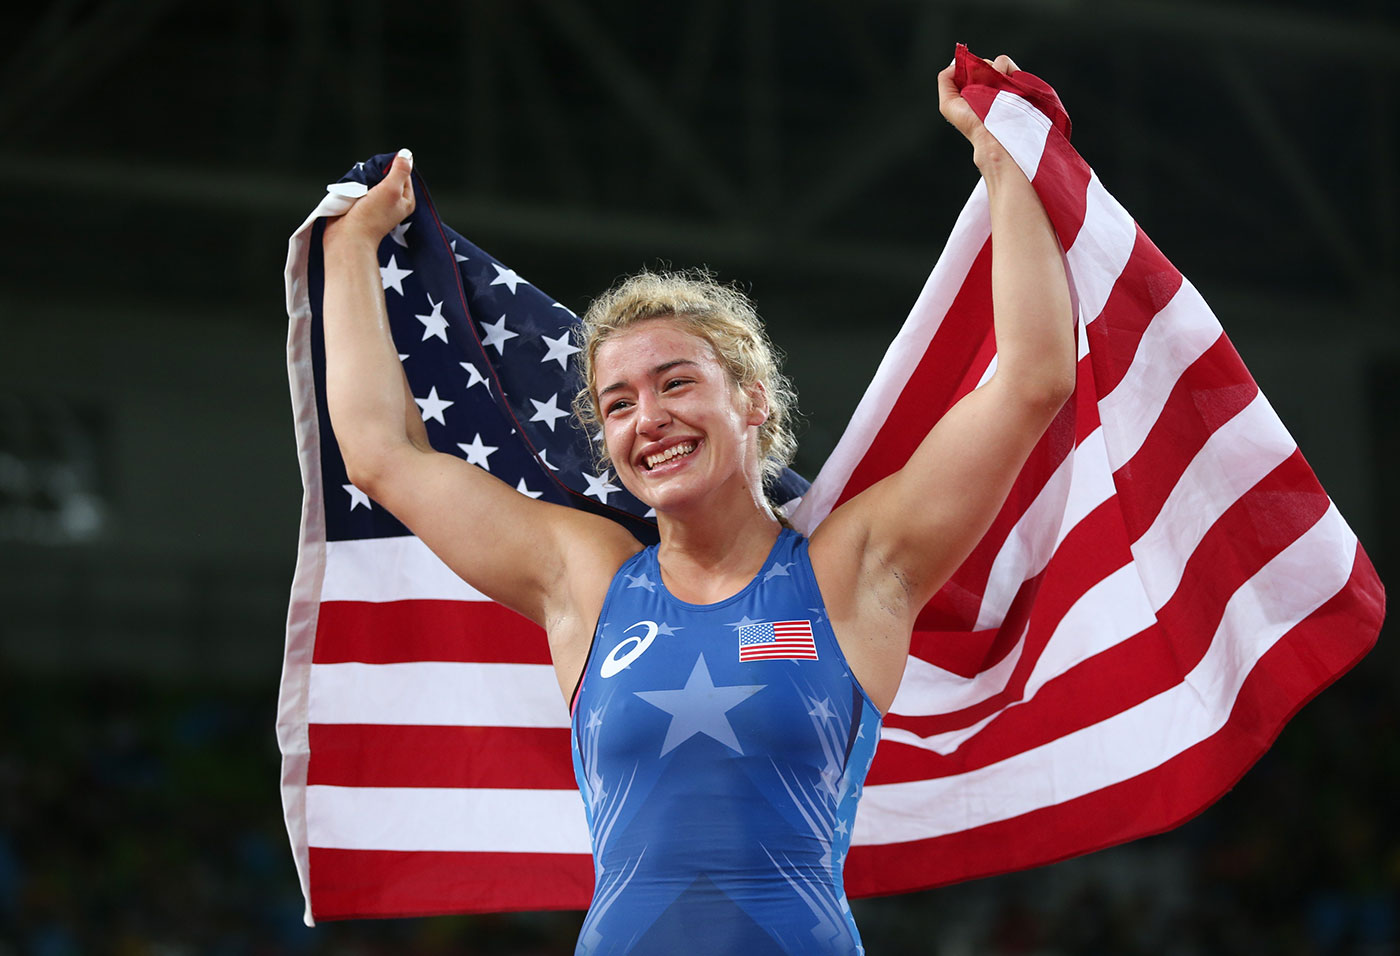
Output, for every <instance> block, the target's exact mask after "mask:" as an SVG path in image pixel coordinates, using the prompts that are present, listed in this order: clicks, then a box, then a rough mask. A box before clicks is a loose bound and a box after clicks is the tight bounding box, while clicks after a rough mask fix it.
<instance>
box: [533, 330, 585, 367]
mask: <svg viewBox="0 0 1400 956" xmlns="http://www.w3.org/2000/svg"><path fill="white" fill-rule="evenodd" d="M540 338H542V339H544V340H545V341H546V342H548V343H549V351H548V352H547V353H545V357H544V358H542V359H540V362H541V363H542V364H543V363H544V362H548V361H549V360H550V359H554V360H555V361H556V362H558V363H559V367H560V368H562V369H563V370H564V371H566V372H567V371H568V370H569V356H570V355H573V354H574V353H575V352H581V351H583V350H582V349H580V348H579V347H578V346H577V345H573V344H571V343H570V342H569V330H568V329H565V330H564V331H563V333H561V334H560V336H559V338H557V339H552V338H550V337H549V336H547V335H541V336H540Z"/></svg>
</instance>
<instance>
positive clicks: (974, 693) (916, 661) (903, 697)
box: [880, 631, 1026, 749]
mask: <svg viewBox="0 0 1400 956" xmlns="http://www.w3.org/2000/svg"><path fill="white" fill-rule="evenodd" d="M946 637H947V639H948V640H956V639H957V638H958V637H959V635H957V634H948V635H946ZM1025 645H1026V635H1025V632H1024V631H1022V632H1021V639H1020V640H1018V641H1017V642H1016V645H1015V646H1014V647H1013V648H1012V649H1011V650H1010V651H1008V652H1007V653H1006V656H1005V657H1003V658H1002V659H1001V660H999V661H997V662H996V664H995V665H993V666H992V667H989V668H988V669H987V670H984V671H982V672H981V673H979V674H976V675H974V676H973V677H963V676H961V675H960V674H954V673H953V672H952V671H947V670H944V669H943V668H941V667H938V666H937V665H935V664H930V663H929V662H928V661H925V660H922V659H920V658H918V657H915V656H913V655H912V654H911V655H910V656H909V659H908V660H907V661H906V662H905V664H904V677H903V678H902V679H901V680H900V682H899V690H898V691H897V692H896V693H895V696H894V703H892V704H891V705H890V713H892V714H899V715H901V716H904V717H927V716H929V715H932V714H949V713H953V712H955V711H958V710H962V709H963V708H964V707H971V706H973V705H974V704H979V703H981V702H982V701H983V700H985V699H987V698H988V697H991V696H992V695H994V694H998V693H1000V692H1001V691H1003V690H1004V689H1005V688H1006V682H1007V681H1009V680H1010V679H1011V673H1012V671H1014V670H1015V669H1016V665H1017V664H1018V663H1019V662H1020V660H1021V653H1022V652H1023V651H1024V650H1025ZM906 733H907V732H906ZM880 736H881V739H882V740H883V739H885V738H886V737H887V736H888V734H887V733H886V732H883V731H882V732H881V735H880ZM911 736H912V735H911ZM915 739H918V738H915ZM933 749H936V748H933Z"/></svg>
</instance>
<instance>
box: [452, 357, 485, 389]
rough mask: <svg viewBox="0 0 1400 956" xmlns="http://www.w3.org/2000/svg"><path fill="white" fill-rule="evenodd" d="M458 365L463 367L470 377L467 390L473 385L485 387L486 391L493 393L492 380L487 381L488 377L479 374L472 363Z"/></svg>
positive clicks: (459, 363)
mask: <svg viewBox="0 0 1400 956" xmlns="http://www.w3.org/2000/svg"><path fill="white" fill-rule="evenodd" d="M457 364H458V365H460V366H462V368H463V369H465V370H466V373H467V376H468V378H467V388H471V387H472V386H473V385H485V386H486V391H488V392H490V391H491V382H490V380H489V379H487V378H486V376H484V375H482V374H481V373H480V372H478V371H477V369H476V366H475V365H473V364H472V363H471V362H458V363H457Z"/></svg>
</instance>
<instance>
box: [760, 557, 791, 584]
mask: <svg viewBox="0 0 1400 956" xmlns="http://www.w3.org/2000/svg"><path fill="white" fill-rule="evenodd" d="M794 563H795V562H792V561H789V562H788V563H787V564H774V565H773V566H772V567H771V568H769V569H768V573H767V574H765V575H764V576H763V580H764V581H771V580H773V579H774V578H787V577H791V576H792V575H790V574H788V568H790V567H792V566H793V564H794Z"/></svg>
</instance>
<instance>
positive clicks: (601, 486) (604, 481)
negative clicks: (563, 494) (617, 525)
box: [540, 452, 622, 504]
mask: <svg viewBox="0 0 1400 956" xmlns="http://www.w3.org/2000/svg"><path fill="white" fill-rule="evenodd" d="M540 459H541V460H542V461H543V460H544V452H540ZM545 464H549V462H545ZM554 470H555V471H558V470H559V469H557V468H555V469H554ZM579 474H581V475H583V480H584V481H586V482H588V487H587V488H586V489H584V492H583V493H584V494H585V495H592V496H593V497H595V498H597V499H598V500H599V501H601V502H602V503H603V504H607V503H608V495H610V494H612V493H613V492H614V491H621V490H622V489H621V488H619V487H618V486H617V485H614V484H612V483H611V482H610V480H609V479H611V478H612V472H611V471H609V470H608V469H606V468H604V469H603V473H602V474H601V475H590V474H589V473H588V472H586V471H581V472H579Z"/></svg>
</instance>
